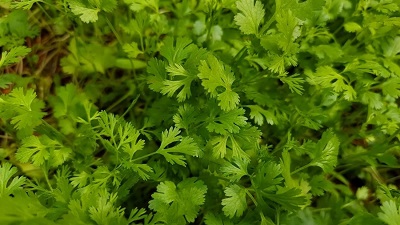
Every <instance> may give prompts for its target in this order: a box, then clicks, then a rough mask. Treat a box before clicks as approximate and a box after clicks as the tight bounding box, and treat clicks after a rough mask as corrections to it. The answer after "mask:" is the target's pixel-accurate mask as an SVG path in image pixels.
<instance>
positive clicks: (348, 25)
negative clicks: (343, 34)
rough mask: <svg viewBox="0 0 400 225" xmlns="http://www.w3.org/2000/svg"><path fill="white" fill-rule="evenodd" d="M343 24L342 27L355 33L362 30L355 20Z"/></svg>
mask: <svg viewBox="0 0 400 225" xmlns="http://www.w3.org/2000/svg"><path fill="white" fill-rule="evenodd" d="M343 26H344V29H345V30H346V31H347V32H350V33H355V32H359V31H361V30H362V27H361V26H360V25H359V24H358V23H356V22H347V23H345V24H344V25H343Z"/></svg>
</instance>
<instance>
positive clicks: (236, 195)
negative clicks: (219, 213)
mask: <svg viewBox="0 0 400 225" xmlns="http://www.w3.org/2000/svg"><path fill="white" fill-rule="evenodd" d="M224 192H225V195H226V196H227V197H226V198H224V199H222V205H223V208H222V210H223V211H224V214H225V215H226V216H228V217H230V218H232V217H234V216H238V217H239V216H241V215H242V214H243V212H244V211H245V210H246V209H247V200H246V190H245V189H244V188H243V187H240V186H238V185H236V184H234V185H230V186H229V187H227V188H225V191H224Z"/></svg>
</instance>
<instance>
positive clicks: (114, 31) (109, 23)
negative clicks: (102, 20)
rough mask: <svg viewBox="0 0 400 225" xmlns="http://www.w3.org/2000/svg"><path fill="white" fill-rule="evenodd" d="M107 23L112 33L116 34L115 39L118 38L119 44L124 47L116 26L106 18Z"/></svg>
mask: <svg viewBox="0 0 400 225" xmlns="http://www.w3.org/2000/svg"><path fill="white" fill-rule="evenodd" d="M106 22H107V24H108V26H109V27H110V29H111V31H112V32H113V33H114V36H115V38H117V41H118V43H119V44H120V45H121V46H122V40H121V38H120V37H119V35H118V33H117V31H116V30H115V28H114V26H113V25H112V23H111V22H110V20H109V19H108V18H107V17H106Z"/></svg>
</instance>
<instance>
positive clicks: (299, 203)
mask: <svg viewBox="0 0 400 225" xmlns="http://www.w3.org/2000/svg"><path fill="white" fill-rule="evenodd" d="M262 193H263V196H264V197H266V198H268V199H270V200H271V201H273V202H276V203H278V204H279V205H281V206H282V207H283V208H284V209H285V210H287V211H292V212H293V211H296V210H299V209H301V207H303V206H304V205H305V204H306V203H307V198H306V197H305V196H304V195H302V192H301V189H300V188H288V187H284V188H282V187H279V188H278V191H277V192H276V193H269V192H265V191H263V192H262Z"/></svg>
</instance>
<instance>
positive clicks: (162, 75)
mask: <svg viewBox="0 0 400 225" xmlns="http://www.w3.org/2000/svg"><path fill="white" fill-rule="evenodd" d="M166 66H167V65H166V63H165V62H164V61H162V60H158V59H155V58H153V59H150V60H149V64H148V67H147V72H148V73H149V74H151V76H148V78H147V82H148V84H149V87H150V89H151V90H153V91H157V92H161V90H162V89H163V88H164V83H163V82H164V80H165V79H166V77H167V70H166V69H165V68H166Z"/></svg>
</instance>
